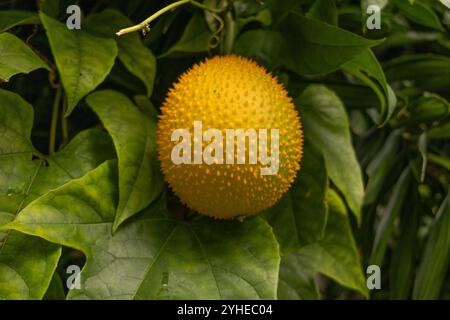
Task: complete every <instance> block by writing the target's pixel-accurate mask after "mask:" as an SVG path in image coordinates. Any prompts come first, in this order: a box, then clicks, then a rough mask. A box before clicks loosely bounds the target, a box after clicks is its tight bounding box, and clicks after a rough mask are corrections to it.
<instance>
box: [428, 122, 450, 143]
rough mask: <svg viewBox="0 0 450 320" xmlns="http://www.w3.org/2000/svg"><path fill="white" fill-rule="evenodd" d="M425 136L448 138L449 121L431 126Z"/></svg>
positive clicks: (449, 133)
mask: <svg viewBox="0 0 450 320" xmlns="http://www.w3.org/2000/svg"><path fill="white" fill-rule="evenodd" d="M427 136H428V138H429V139H450V122H446V123H443V124H442V125H439V126H436V127H434V128H431V129H430V130H428V132H427Z"/></svg>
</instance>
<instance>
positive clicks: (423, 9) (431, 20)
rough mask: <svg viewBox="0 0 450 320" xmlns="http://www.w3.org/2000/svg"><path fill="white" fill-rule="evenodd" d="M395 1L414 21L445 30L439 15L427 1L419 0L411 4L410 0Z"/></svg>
mask: <svg viewBox="0 0 450 320" xmlns="http://www.w3.org/2000/svg"><path fill="white" fill-rule="evenodd" d="M393 3H394V5H395V6H397V8H399V9H400V11H401V12H402V13H403V14H404V15H405V16H406V17H407V18H408V19H409V20H411V21H412V22H414V23H417V24H419V25H422V26H425V27H428V28H432V29H436V30H439V31H444V28H443V26H442V24H441V21H440V20H439V17H438V16H437V14H436V13H435V12H434V11H433V9H432V8H431V7H430V6H429V5H428V4H427V3H425V2H423V1H419V2H415V3H414V4H411V3H410V2H409V1H408V0H396V1H393Z"/></svg>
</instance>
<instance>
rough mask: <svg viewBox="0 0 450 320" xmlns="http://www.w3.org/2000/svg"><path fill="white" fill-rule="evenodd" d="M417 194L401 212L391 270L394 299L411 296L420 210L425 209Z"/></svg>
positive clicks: (391, 291)
mask: <svg viewBox="0 0 450 320" xmlns="http://www.w3.org/2000/svg"><path fill="white" fill-rule="evenodd" d="M416 196H417V195H416V194H412V197H413V198H412V199H411V200H410V201H408V202H407V203H406V207H405V209H404V210H402V212H401V213H400V235H399V237H398V239H397V243H396V246H395V248H394V250H393V253H392V262H391V266H390V272H389V277H390V278H389V291H390V297H391V298H392V299H409V298H410V292H411V289H412V285H413V280H414V273H415V267H416V259H417V251H418V250H417V247H418V245H419V243H418V239H417V232H418V229H419V219H420V211H421V210H423V209H422V207H421V206H420V203H418V201H417V200H416V199H417V197H416Z"/></svg>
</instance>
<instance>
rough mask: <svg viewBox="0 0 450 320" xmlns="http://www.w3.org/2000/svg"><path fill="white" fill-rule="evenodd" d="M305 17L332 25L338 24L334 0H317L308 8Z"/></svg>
mask: <svg viewBox="0 0 450 320" xmlns="http://www.w3.org/2000/svg"><path fill="white" fill-rule="evenodd" d="M306 17H308V18H312V19H317V20H320V21H323V22H325V23H328V24H331V25H333V26H337V25H338V12H337V8H336V4H335V3H334V0H317V1H315V2H314V3H313V4H312V6H311V8H310V9H309V11H308V13H307V14H306Z"/></svg>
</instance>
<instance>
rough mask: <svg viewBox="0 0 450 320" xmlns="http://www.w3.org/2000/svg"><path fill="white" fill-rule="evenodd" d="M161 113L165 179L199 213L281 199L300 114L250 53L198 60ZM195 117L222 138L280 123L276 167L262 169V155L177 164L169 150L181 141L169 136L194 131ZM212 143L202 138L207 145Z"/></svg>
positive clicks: (297, 148) (297, 144) (298, 137)
mask: <svg viewBox="0 0 450 320" xmlns="http://www.w3.org/2000/svg"><path fill="white" fill-rule="evenodd" d="M161 112H162V114H161V116H160V119H159V122H158V132H157V144H158V157H159V159H160V161H161V167H162V171H163V173H164V176H165V179H166V181H167V182H168V183H169V186H170V187H171V189H172V190H173V191H174V193H175V194H176V195H178V197H179V198H180V199H181V201H182V202H183V203H184V204H186V205H187V206H188V207H189V208H191V209H193V210H195V211H197V212H199V213H200V214H204V215H207V216H211V217H214V218H223V219H228V218H242V217H245V216H248V215H252V214H256V213H258V212H260V211H262V210H264V209H267V208H269V207H271V206H272V205H273V204H275V203H276V202H277V201H278V200H279V199H280V198H281V196H282V195H283V193H285V192H286V191H287V190H288V189H289V187H290V185H291V184H292V183H293V181H294V179H295V176H296V173H297V171H298V170H299V169H300V160H301V157H302V144H303V133H302V130H301V123H300V118H299V115H298V112H297V111H296V109H295V106H294V105H293V103H292V100H291V99H290V98H289V97H288V95H287V92H286V91H285V89H284V88H283V86H282V85H281V84H280V83H279V82H278V81H277V79H276V78H275V77H273V76H272V75H271V74H269V73H268V72H267V71H266V70H265V69H264V68H263V67H261V66H259V65H258V64H256V63H255V62H253V61H251V60H249V59H247V58H243V57H240V56H234V55H231V56H216V57H213V58H211V59H208V60H205V61H204V62H201V63H200V64H197V65H195V66H193V67H192V68H191V69H190V70H188V71H187V72H185V73H184V74H183V75H182V76H181V77H180V78H179V79H178V82H177V83H175V84H174V85H173V87H172V88H171V89H170V91H169V93H168V95H167V97H166V99H165V101H164V103H163V105H162V108H161ZM194 121H202V123H203V130H206V129H208V128H217V129H219V130H221V131H222V134H223V136H224V137H225V129H250V128H252V129H255V130H258V129H261V128H263V129H268V132H270V129H279V170H278V173H277V174H275V175H265V176H263V175H261V174H260V167H261V166H262V165H261V164H260V162H259V161H258V162H257V164H248V161H247V163H246V164H236V162H235V164H211V165H208V164H205V163H202V164H179V165H175V164H174V163H173V162H172V160H171V152H172V148H173V147H174V146H175V145H176V144H177V143H178V142H177V141H175V142H172V141H171V134H172V132H173V130H175V129H179V128H185V129H188V130H189V131H190V134H191V136H192V137H193V136H194V135H193V123H194ZM208 144H209V142H205V141H203V148H204V147H205V146H206V145H208ZM224 150H225V148H224ZM269 152H270V145H269ZM246 154H247V153H246ZM224 158H225V155H224Z"/></svg>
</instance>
